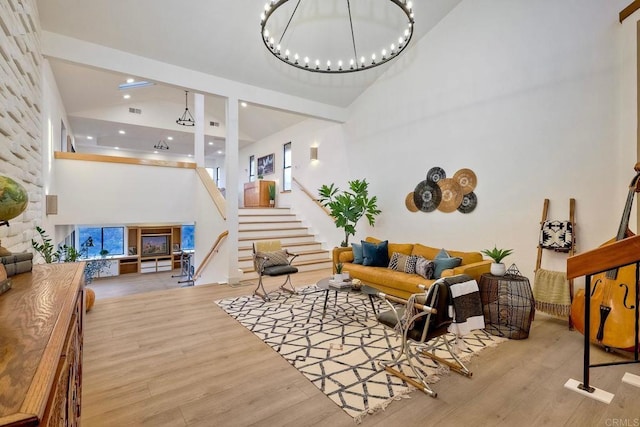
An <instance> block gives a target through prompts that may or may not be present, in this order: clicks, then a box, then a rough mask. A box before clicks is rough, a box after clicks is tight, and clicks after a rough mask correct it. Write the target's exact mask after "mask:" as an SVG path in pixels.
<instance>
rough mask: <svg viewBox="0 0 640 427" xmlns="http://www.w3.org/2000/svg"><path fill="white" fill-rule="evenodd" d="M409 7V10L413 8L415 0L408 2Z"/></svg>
mask: <svg viewBox="0 0 640 427" xmlns="http://www.w3.org/2000/svg"><path fill="white" fill-rule="evenodd" d="M407 9H408V10H411V9H413V2H410V1H408V2H407Z"/></svg>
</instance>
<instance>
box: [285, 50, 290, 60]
mask: <svg viewBox="0 0 640 427" xmlns="http://www.w3.org/2000/svg"><path fill="white" fill-rule="evenodd" d="M284 56H285V58H287V59H289V49H287V50H285V51H284Z"/></svg>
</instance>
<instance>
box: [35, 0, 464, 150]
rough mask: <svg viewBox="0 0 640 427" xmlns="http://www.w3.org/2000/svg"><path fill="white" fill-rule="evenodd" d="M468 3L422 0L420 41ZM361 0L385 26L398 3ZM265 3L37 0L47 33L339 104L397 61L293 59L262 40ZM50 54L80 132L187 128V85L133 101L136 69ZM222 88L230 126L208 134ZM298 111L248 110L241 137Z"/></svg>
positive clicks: (151, 91) (219, 134)
mask: <svg viewBox="0 0 640 427" xmlns="http://www.w3.org/2000/svg"><path fill="white" fill-rule="evenodd" d="M296 1H297V0H291V2H292V3H294V2H296ZM460 1H461V0H414V2H413V3H414V5H413V9H414V11H415V16H416V24H415V30H414V39H413V40H412V46H415V44H416V43H417V42H418V40H420V39H421V38H422V37H424V36H425V35H426V34H427V33H428V31H429V30H430V29H431V28H433V26H435V25H436V24H437V23H438V22H439V21H440V20H441V19H442V18H443V17H444V16H445V15H446V14H447V13H449V12H450V11H451V10H452V9H453V8H454V7H455V6H456V5H457V4H458V3H460ZM300 2H301V4H300V8H304V7H307V8H309V7H318V6H317V5H316V6H313V5H312V3H314V2H316V3H318V4H322V7H332V8H335V9H336V10H338V9H341V8H345V7H346V2H347V0H300ZM320 2H321V3H320ZM362 2H365V3H368V4H369V5H368V6H367V7H369V8H370V10H368V11H367V13H371V16H376V17H377V19H378V20H379V21H382V22H376V25H383V24H384V21H385V14H384V13H385V12H384V11H383V12H378V11H377V8H384V7H387V8H388V7H389V4H390V2H388V1H386V0H385V1H383V0H351V3H352V4H353V5H354V6H355V5H357V4H362ZM264 3H265V0H235V1H229V0H196V1H176V0H135V1H131V0H91V1H80V0H37V6H38V11H39V14H40V21H41V25H42V28H43V30H44V31H45V32H50V33H57V34H61V35H64V36H68V37H72V38H74V39H78V40H83V41H87V42H91V43H95V44H98V45H102V46H106V47H109V48H113V49H117V50H120V51H124V52H129V53H132V54H135V55H138V56H142V57H146V58H150V59H153V60H157V61H161V62H163V63H167V64H173V65H177V66H180V67H183V68H187V69H191V70H195V71H199V72H203V73H206V74H209V75H212V76H217V77H221V78H225V79H228V80H233V81H236V82H240V83H243V84H246V85H251V86H255V87H257V88H263V89H268V90H272V91H276V92H279V93H283V94H288V95H291V96H295V97H299V98H302V99H307V100H312V101H315V102H319V103H324V104H328V105H331V106H337V107H347V106H349V105H350V104H351V103H352V102H353V101H354V100H355V99H356V98H357V97H358V96H359V95H360V94H361V93H362V92H363V91H364V90H366V88H367V87H368V86H370V85H371V84H373V82H375V80H376V79H377V78H379V77H380V76H381V75H382V73H384V71H385V70H386V69H388V67H389V65H383V66H380V67H377V68H374V69H372V70H369V71H365V72H358V73H350V74H341V75H327V74H318V73H311V72H307V71H303V70H298V69H295V68H293V67H291V66H288V65H286V64H284V63H283V62H281V61H279V60H278V59H276V58H275V57H273V56H272V55H271V54H270V53H269V52H268V51H267V50H266V49H265V47H264V45H263V43H262V40H261V35H260V25H259V22H260V13H261V12H262V10H263V8H264ZM391 6H392V7H393V5H391ZM382 10H384V9H382ZM380 17H382V18H380ZM316 27H317V26H316ZM374 30H375V28H374ZM291 31H295V29H293V30H291ZM330 32H331V31H330ZM295 35H296V37H303V38H305V39H308V40H309V41H310V43H311V44H312V45H314V44H318V46H317V48H318V51H320V49H322V47H321V46H319V45H320V44H326V42H327V39H328V35H327V34H318V33H315V32H313V31H307V32H303V30H301V29H299V30H298V32H297V33H295ZM412 46H410V47H409V51H410V50H411V48H412ZM50 60H51V63H52V68H53V72H54V76H55V79H56V82H57V83H58V85H59V89H60V93H61V97H62V99H63V102H64V104H65V107H66V109H67V113H68V115H69V117H70V122H71V125H72V127H73V131H74V133H76V134H78V135H81V134H89V133H94V134H95V135H98V133H97V132H102V133H103V136H102V137H101V139H99V141H100V142H99V143H100V144H102V142H103V141H104V142H105V143H107V142H108V143H109V144H111V143H113V142H114V141H113V140H114V139H115V138H116V135H113V132H114V129H115V128H117V124H118V123H126V122H125V121H124V120H125V119H128V120H129V122H128V123H129V124H131V125H133V124H135V125H136V126H138V127H139V129H138V130H139V131H140V135H145V132H146V131H148V135H147V136H144V137H143V136H136V137H135V138H131V142H130V143H131V144H134V141H135V140H140V139H144V138H146V139H144V141H145V142H144V143H140V144H141V145H140V147H136V148H134V149H140V150H143V151H144V150H145V149H146V147H149V145H150V144H149V143H150V142H154V143H155V142H157V141H154V138H159V137H160V136H161V135H163V134H166V133H167V132H168V131H172V132H177V134H176V135H179V134H180V132H183V133H185V132H184V131H185V128H184V127H180V126H177V125H175V119H176V118H177V117H178V116H179V115H180V114H181V113H182V112H183V111H184V91H183V88H181V87H172V86H167V85H156V86H153V87H152V88H144V89H136V90H134V91H131V98H130V99H129V100H124V99H122V95H123V93H122V92H121V91H118V90H117V85H118V84H120V83H122V82H123V81H124V79H125V78H126V77H129V76H126V75H122V74H120V73H114V72H111V71H106V70H97V69H95V68H90V67H86V66H84V65H83V64H70V63H68V62H63V61H59V60H56V59H55V58H50ZM398 60H403V61H410V60H411V56H410V55H407V54H406V53H405V54H403V56H401V57H400V58H398ZM141 77H145V76H141ZM215 95H216V94H214V93H208V94H206V101H205V111H206V114H207V117H206V122H207V124H208V123H209V122H218V123H221V126H220V127H209V126H207V127H206V128H205V133H206V134H207V135H208V136H209V137H208V138H207V139H208V140H209V139H211V140H215V141H218V142H220V143H221V144H222V143H223V142H224V121H225V117H224V99H223V98H221V97H218V96H215ZM191 101H192V100H191V99H190V102H191ZM129 108H137V109H140V110H142V113H143V114H142V116H144V115H145V114H151V113H153V115H154V119H153V120H152V119H151V117H150V116H145V117H144V118H143V117H134V115H130V114H129V113H128V109H129ZM116 111H117V112H116ZM123 111H124V112H123ZM145 112H148V113H145ZM295 113H296V112H295V111H293V112H283V111H281V110H273V109H270V108H266V107H265V106H258V105H250V106H249V107H248V108H246V109H241V111H240V117H239V122H240V139H241V143H249V142H252V141H255V140H259V139H261V138H264V137H266V136H268V135H270V134H273V133H275V132H277V131H278V130H280V129H282V128H285V127H288V126H291V125H292V124H294V123H296V122H298V121H300V120H302V119H303V118H304V116H302V115H298V114H295ZM159 121H162V123H166V125H162V126H160V132H159V133H158V132H156V133H155V134H153V132H152V131H151V129H156V130H157V129H158V125H157V123H158V122H159ZM154 123H156V124H154ZM112 125H113V126H112ZM93 129H96V130H95V131H94V130H93ZM186 130H187V132H186V133H185V134H184V135H183V137H184V138H186V140H187V141H188V140H191V141H192V139H193V138H192V136H190V133H189V132H188V131H189V129H186ZM94 143H95V140H94Z"/></svg>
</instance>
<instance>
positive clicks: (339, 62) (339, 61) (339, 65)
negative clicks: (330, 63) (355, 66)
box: [338, 60, 342, 70]
mask: <svg viewBox="0 0 640 427" xmlns="http://www.w3.org/2000/svg"><path fill="white" fill-rule="evenodd" d="M338 69H339V70H342V60H338Z"/></svg>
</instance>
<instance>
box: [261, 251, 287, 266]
mask: <svg viewBox="0 0 640 427" xmlns="http://www.w3.org/2000/svg"><path fill="white" fill-rule="evenodd" d="M256 256H257V257H267V258H268V259H267V260H266V261H265V263H264V267H273V266H274V265H288V264H289V258H288V256H287V252H286V251H284V250H281V251H272V252H260V251H258V252H256ZM258 259H259V260H260V259H261V258H258ZM258 262H259V261H258Z"/></svg>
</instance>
